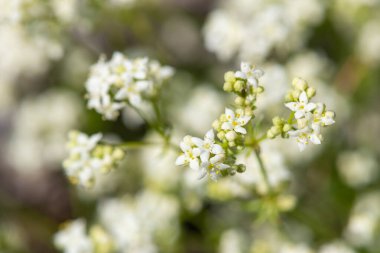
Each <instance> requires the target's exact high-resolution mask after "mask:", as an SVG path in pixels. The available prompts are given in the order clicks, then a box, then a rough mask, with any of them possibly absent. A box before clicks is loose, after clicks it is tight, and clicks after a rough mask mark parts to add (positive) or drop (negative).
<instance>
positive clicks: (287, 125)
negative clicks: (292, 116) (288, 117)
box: [282, 124, 292, 132]
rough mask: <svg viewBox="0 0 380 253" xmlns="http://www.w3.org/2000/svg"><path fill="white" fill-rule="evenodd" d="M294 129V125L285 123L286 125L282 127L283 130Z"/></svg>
mask: <svg viewBox="0 0 380 253" xmlns="http://www.w3.org/2000/svg"><path fill="white" fill-rule="evenodd" d="M291 129H292V126H291V125H289V124H285V125H284V127H283V128H282V131H284V132H288V131H290V130H291Z"/></svg>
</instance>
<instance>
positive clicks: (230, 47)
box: [203, 0, 324, 62]
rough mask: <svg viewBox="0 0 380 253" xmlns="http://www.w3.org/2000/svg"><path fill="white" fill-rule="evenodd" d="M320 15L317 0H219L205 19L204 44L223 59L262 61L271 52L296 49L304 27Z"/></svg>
mask: <svg viewBox="0 0 380 253" xmlns="http://www.w3.org/2000/svg"><path fill="white" fill-rule="evenodd" d="M323 15H324V3H322V2H321V1H317V0H294V1H254V3H252V1H247V0H226V1H221V4H220V7H219V8H217V9H215V10H214V11H212V12H210V14H209V16H208V18H207V20H206V24H205V26H204V30H203V32H204V37H205V46H206V48H207V49H208V50H209V51H210V52H213V53H215V54H216V56H217V57H218V58H219V59H220V60H223V61H227V60H230V59H233V58H235V57H237V58H238V59H241V60H253V59H254V60H255V61H261V62H263V61H264V60H265V59H267V58H268V57H269V56H271V55H273V53H277V52H281V53H282V54H284V53H288V52H290V51H293V50H295V49H298V48H299V47H300V45H302V44H303V43H304V41H305V38H307V36H306V34H307V32H306V31H307V29H308V28H309V27H311V26H313V25H316V24H318V23H319V22H320V21H321V19H322V17H323ZM252 39H254V40H255V46H252Z"/></svg>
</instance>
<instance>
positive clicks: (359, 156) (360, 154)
mask: <svg viewBox="0 0 380 253" xmlns="http://www.w3.org/2000/svg"><path fill="white" fill-rule="evenodd" d="M337 166H338V171H339V174H340V176H341V177H342V178H343V180H344V181H345V182H346V183H347V184H348V185H350V186H352V187H361V186H365V185H367V184H369V183H371V182H373V181H374V180H376V179H377V177H378V174H379V173H378V164H377V162H376V157H375V156H374V155H373V154H371V152H370V151H366V150H358V151H346V152H342V153H341V154H340V155H339V157H338V160H337Z"/></svg>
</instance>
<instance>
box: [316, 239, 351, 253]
mask: <svg viewBox="0 0 380 253" xmlns="http://www.w3.org/2000/svg"><path fill="white" fill-rule="evenodd" d="M355 252H356V251H354V250H353V249H351V248H350V247H349V246H348V245H346V244H345V243H344V242H341V241H334V242H330V243H328V244H324V245H322V246H321V248H320V249H319V251H318V253H355Z"/></svg>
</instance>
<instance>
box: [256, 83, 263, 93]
mask: <svg viewBox="0 0 380 253" xmlns="http://www.w3.org/2000/svg"><path fill="white" fill-rule="evenodd" d="M264 90H265V89H264V87H263V86H261V85H260V86H259V87H257V88H256V89H255V91H256V93H257V94H260V93H263V92H264Z"/></svg>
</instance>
